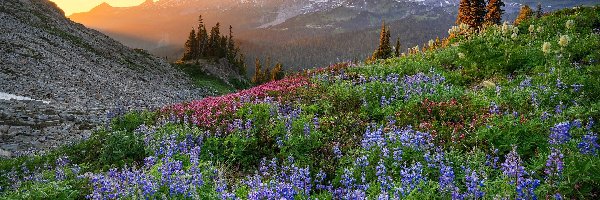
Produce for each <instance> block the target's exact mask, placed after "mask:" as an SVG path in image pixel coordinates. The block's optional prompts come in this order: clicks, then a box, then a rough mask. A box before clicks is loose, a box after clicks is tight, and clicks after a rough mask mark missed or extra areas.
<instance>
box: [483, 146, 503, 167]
mask: <svg viewBox="0 0 600 200" xmlns="http://www.w3.org/2000/svg"><path fill="white" fill-rule="evenodd" d="M493 155H498V149H494V153H493ZM498 160H500V158H499V157H498V156H492V155H490V154H486V155H485V166H490V167H492V169H497V168H498Z"/></svg>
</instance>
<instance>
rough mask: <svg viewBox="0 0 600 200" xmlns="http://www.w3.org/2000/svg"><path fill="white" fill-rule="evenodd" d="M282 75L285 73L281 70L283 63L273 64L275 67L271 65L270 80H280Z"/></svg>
mask: <svg viewBox="0 0 600 200" xmlns="http://www.w3.org/2000/svg"><path fill="white" fill-rule="evenodd" d="M284 76H285V73H284V72H283V65H282V64H281V63H277V64H275V67H273V70H272V71H271V80H272V81H275V80H281V79H283V78H284Z"/></svg>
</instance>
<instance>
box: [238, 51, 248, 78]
mask: <svg viewBox="0 0 600 200" xmlns="http://www.w3.org/2000/svg"><path fill="white" fill-rule="evenodd" d="M245 60H246V56H245V55H244V54H240V58H239V59H238V60H237V63H236V65H237V66H238V73H239V74H240V75H242V76H244V77H245V76H246V73H247V72H246V61H245Z"/></svg>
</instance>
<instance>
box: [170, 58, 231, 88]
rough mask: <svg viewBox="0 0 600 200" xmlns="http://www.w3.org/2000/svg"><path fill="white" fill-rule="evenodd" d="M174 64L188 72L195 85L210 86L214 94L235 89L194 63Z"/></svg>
mask: <svg viewBox="0 0 600 200" xmlns="http://www.w3.org/2000/svg"><path fill="white" fill-rule="evenodd" d="M176 66H177V68H179V69H181V70H182V71H183V72H185V73H186V74H188V75H189V76H190V78H191V79H192V80H193V81H194V83H195V84H196V86H197V87H203V88H210V89H212V90H213V91H214V92H215V94H216V95H223V94H228V93H232V92H235V91H236V89H235V88H233V87H231V86H229V85H227V84H226V83H225V82H224V81H223V80H221V79H219V78H217V77H214V76H211V75H208V74H206V73H204V72H202V71H201V70H200V69H199V68H197V67H195V66H194V65H187V64H186V65H180V64H177V65H176Z"/></svg>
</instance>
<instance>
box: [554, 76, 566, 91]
mask: <svg viewBox="0 0 600 200" xmlns="http://www.w3.org/2000/svg"><path fill="white" fill-rule="evenodd" d="M556 87H557V88H558V89H561V90H562V89H565V88H567V85H565V83H563V82H562V81H561V80H560V79H558V78H557V79H556Z"/></svg>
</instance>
